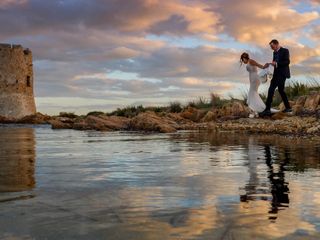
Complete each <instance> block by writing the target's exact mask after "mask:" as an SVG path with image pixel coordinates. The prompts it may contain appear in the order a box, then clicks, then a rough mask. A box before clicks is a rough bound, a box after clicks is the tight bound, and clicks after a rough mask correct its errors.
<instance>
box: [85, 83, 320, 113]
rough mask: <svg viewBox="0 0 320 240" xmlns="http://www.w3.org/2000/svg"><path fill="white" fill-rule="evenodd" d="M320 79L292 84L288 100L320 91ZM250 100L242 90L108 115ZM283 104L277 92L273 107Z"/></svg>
mask: <svg viewBox="0 0 320 240" xmlns="http://www.w3.org/2000/svg"><path fill="white" fill-rule="evenodd" d="M319 79H320V78H316V77H314V78H311V77H310V79H309V80H308V82H306V83H301V82H297V81H295V82H293V83H292V84H290V85H288V86H287V87H286V88H285V91H286V93H287V96H288V99H289V100H290V101H294V100H296V99H297V98H298V97H300V96H305V95H308V94H310V93H311V92H314V91H320V80H319ZM260 96H261V98H262V100H263V101H266V98H267V94H266V93H265V94H261V95H260ZM247 98H248V92H247V90H242V92H241V99H237V98H235V97H234V96H232V95H231V94H230V95H229V99H225V98H222V97H220V96H219V95H217V94H215V93H210V98H205V97H199V98H197V99H195V100H192V101H189V102H187V103H186V104H182V103H181V102H179V101H174V102H170V103H169V105H168V106H163V107H143V106H142V105H138V106H127V107H124V108H118V109H117V110H115V111H113V112H110V113H107V115H108V116H122V117H129V118H131V117H134V116H137V115H138V114H139V113H142V112H146V111H153V112H156V113H180V112H182V111H183V110H184V109H186V108H188V107H193V108H197V109H202V110H210V109H212V108H222V107H223V106H226V105H228V104H231V103H232V102H234V101H241V102H243V103H244V104H246V102H247ZM281 102H282V99H281V97H280V95H279V93H278V91H276V92H275V96H274V99H273V107H277V106H279V104H280V103H281ZM95 114H97V115H99V114H104V113H102V112H91V113H88V115H95Z"/></svg>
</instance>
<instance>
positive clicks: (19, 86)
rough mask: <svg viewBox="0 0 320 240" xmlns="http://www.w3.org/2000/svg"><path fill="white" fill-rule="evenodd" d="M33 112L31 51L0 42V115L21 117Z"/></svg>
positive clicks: (34, 109)
mask: <svg viewBox="0 0 320 240" xmlns="http://www.w3.org/2000/svg"><path fill="white" fill-rule="evenodd" d="M35 113H36V105H35V101H34V95H33V64H32V53H31V51H30V50H29V49H23V48H22V46H20V45H10V44H0V116H4V117H9V118H22V117H24V116H27V115H31V114H35Z"/></svg>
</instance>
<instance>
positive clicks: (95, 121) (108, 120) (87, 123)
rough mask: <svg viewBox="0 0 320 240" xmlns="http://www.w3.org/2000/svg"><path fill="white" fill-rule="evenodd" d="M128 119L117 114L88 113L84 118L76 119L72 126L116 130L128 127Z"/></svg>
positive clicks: (80, 128)
mask: <svg viewBox="0 0 320 240" xmlns="http://www.w3.org/2000/svg"><path fill="white" fill-rule="evenodd" d="M128 123H129V119H127V118H125V117H117V116H111V117H108V116H102V115H100V116H94V115H89V116H87V117H86V118H84V119H77V120H76V121H75V122H74V124H73V128H74V129H77V130H98V131H116V130H124V129H126V128H127V127H128Z"/></svg>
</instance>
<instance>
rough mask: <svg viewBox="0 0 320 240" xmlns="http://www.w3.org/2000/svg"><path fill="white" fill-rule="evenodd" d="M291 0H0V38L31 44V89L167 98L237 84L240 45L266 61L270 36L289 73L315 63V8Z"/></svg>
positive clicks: (57, 94)
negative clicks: (284, 51) (286, 55)
mask: <svg viewBox="0 0 320 240" xmlns="http://www.w3.org/2000/svg"><path fill="white" fill-rule="evenodd" d="M316 2H317V1H313V4H315V3H316ZM299 4H305V3H301V1H300V2H299V1H287V0H275V1H274V2H273V3H272V4H270V3H269V2H264V1H251V2H250V3H243V2H241V1H237V0H230V1H222V0H218V1H208V0H172V1H160V0H132V1H125V0H92V1H86V0H77V1H75V0H64V1H43V0H15V1H14V0H5V1H1V3H0V21H1V22H3V23H6V24H1V25H0V31H1V36H0V41H1V42H10V43H18V44H22V45H23V46H25V47H29V48H30V49H31V50H32V51H33V56H34V61H35V63H34V68H35V80H36V89H35V92H36V96H37V97H39V98H41V99H44V98H46V99H47V98H50V101H51V100H52V98H57V99H58V98H59V99H61V98H66V97H67V98H69V97H72V98H77V99H78V98H82V99H92V101H94V102H95V103H94V104H91V105H92V106H97V104H96V101H97V100H99V99H100V100H101V99H103V100H106V101H109V102H112V104H109V105H110V106H115V105H117V104H118V103H119V104H120V105H121V104H124V105H127V104H129V103H130V101H131V102H139V103H140V102H146V103H158V102H165V101H166V102H169V101H171V100H172V99H181V100H183V99H184V100H185V99H190V98H193V97H198V96H201V95H203V94H205V95H208V92H209V91H216V92H218V93H221V94H224V93H227V92H229V91H237V90H238V89H239V86H243V85H244V84H248V82H247V81H248V76H247V72H246V70H245V68H239V56H240V54H241V52H243V51H247V52H249V53H250V55H251V56H252V57H253V58H254V59H256V60H257V61H259V62H261V63H264V62H267V61H270V60H271V56H272V52H271V50H270V49H269V47H268V42H269V41H270V39H271V38H278V39H279V40H280V42H281V44H282V45H283V46H285V47H288V48H289V50H290V53H291V58H292V70H293V73H297V74H303V72H304V71H305V72H309V71H318V65H317V63H316V61H317V60H319V59H318V56H319V49H320V48H319V44H318V42H319V38H320V36H319V32H320V29H319V27H318V24H317V23H318V22H319V13H318V12H317V8H316V7H314V5H312V6H311V5H310V6H309V5H308V6H309V8H306V9H304V11H299V9H298V6H299ZM308 4H310V2H309V3H308ZM226 39H227V40H226ZM115 73H119V74H115ZM113 101H117V103H114V102H113ZM42 103H43V104H44V103H47V101H44V102H42ZM43 104H42V105H41V106H44V105H43ZM99 104H100V103H99ZM99 104H98V105H99ZM84 105H86V104H81V106H84ZM89 105H90V103H88V106H89ZM103 105H105V106H106V105H108V104H103ZM70 106H71V107H75V105H74V104H73V105H70Z"/></svg>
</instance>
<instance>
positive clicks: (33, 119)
mask: <svg viewBox="0 0 320 240" xmlns="http://www.w3.org/2000/svg"><path fill="white" fill-rule="evenodd" d="M51 119H52V117H50V116H48V115H45V114H42V113H39V112H38V113H36V114H33V115H29V116H25V117H23V118H21V119H18V120H16V123H22V124H48V123H49V120H51Z"/></svg>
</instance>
